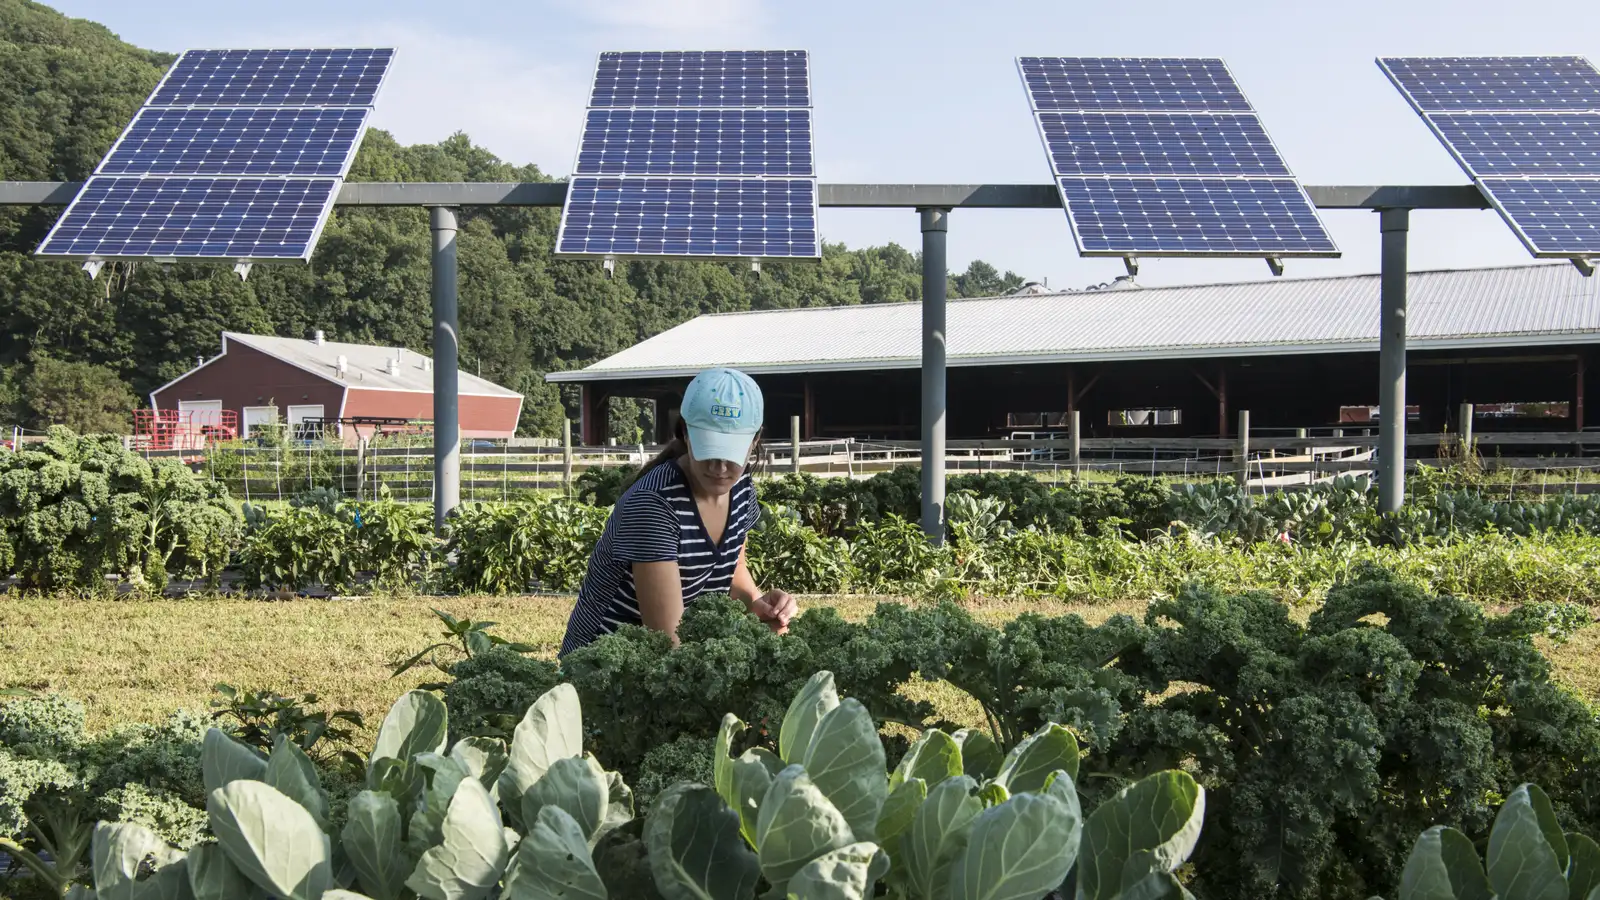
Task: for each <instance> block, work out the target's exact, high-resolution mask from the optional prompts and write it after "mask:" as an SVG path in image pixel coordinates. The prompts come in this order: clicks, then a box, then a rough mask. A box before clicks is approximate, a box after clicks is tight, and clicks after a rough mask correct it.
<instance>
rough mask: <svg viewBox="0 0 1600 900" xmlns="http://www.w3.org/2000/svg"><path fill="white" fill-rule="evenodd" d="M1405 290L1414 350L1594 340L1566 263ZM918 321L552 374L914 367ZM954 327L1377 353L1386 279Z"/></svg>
mask: <svg viewBox="0 0 1600 900" xmlns="http://www.w3.org/2000/svg"><path fill="white" fill-rule="evenodd" d="M1409 295H1410V301H1409V302H1410V312H1409V319H1410V335H1409V336H1410V340H1411V342H1412V344H1413V346H1414V347H1416V348H1418V349H1425V348H1426V347H1427V346H1428V344H1429V343H1430V342H1445V341H1467V342H1477V341H1480V340H1481V341H1482V342H1484V343H1485V344H1486V345H1487V344H1490V343H1513V344H1515V343H1521V344H1537V343H1539V340H1538V339H1539V338H1540V337H1541V336H1557V335H1591V336H1594V337H1595V338H1596V339H1600V278H1584V277H1583V276H1582V275H1580V274H1579V273H1578V271H1577V270H1576V269H1574V268H1573V267H1572V266H1570V265H1567V264H1556V265H1551V264H1542V265H1528V266H1515V267H1509V268H1496V269H1474V270H1461V271H1456V270H1451V271H1436V272H1414V273H1412V275H1411V279H1410V285H1409ZM920 316H921V310H920V306H919V305H918V304H915V303H901V304H884V305H868V306H847V307H831V308H819V309H798V310H773V311H763V312H752V313H732V314H721V315H709V316H701V317H699V318H696V319H693V320H691V321H689V322H686V323H684V324H682V325H679V326H678V327H676V328H673V329H671V330H669V331H666V332H664V333H662V334H660V335H657V336H655V337H653V338H651V339H649V340H647V341H644V342H642V343H640V344H637V345H635V346H633V347H630V348H628V349H627V350H624V351H622V352H621V353H618V354H615V355H614V356H611V357H608V358H606V359H604V360H601V361H600V362H598V363H595V364H594V365H592V366H589V367H588V368H586V369H583V370H580V371H578V372H568V373H561V374H560V375H558V376H556V380H567V379H568V378H571V379H573V380H600V379H607V378H611V377H621V376H626V375H628V374H629V373H631V372H649V373H651V374H652V375H655V374H661V373H667V372H672V373H693V372H695V371H698V370H699V369H702V368H706V367H709V366H717V365H731V366H746V367H752V368H755V367H767V368H766V369H765V370H766V371H784V370H790V371H805V370H808V369H821V368H828V367H830V366H831V367H849V366H852V365H857V366H859V367H861V368H868V367H870V364H873V363H900V364H909V365H915V364H916V363H917V361H918V358H919V352H920V350H919V348H920V341H921V337H920V335H921V332H920V327H919V326H920ZM947 333H948V340H949V345H948V346H949V351H948V358H949V360H950V363H951V364H953V365H955V364H961V363H963V362H964V363H966V364H979V363H982V362H983V361H984V360H985V359H988V358H995V359H1004V360H1006V361H1008V362H1011V361H1019V362H1020V361H1037V362H1047V361H1061V360H1070V359H1083V358H1102V359H1106V358H1109V359H1138V358H1141V357H1142V356H1145V355H1158V356H1159V355H1184V354H1186V355H1192V356H1202V355H1208V354H1209V353H1213V352H1220V351H1227V350H1231V349H1249V350H1253V351H1255V352H1261V351H1262V350H1270V348H1273V347H1282V348H1286V349H1325V350H1330V351H1331V350H1340V349H1345V350H1370V349H1376V347H1377V341H1378V276H1376V275H1359V276H1347V277H1340V278H1307V279H1283V280H1272V281H1260V282H1248V283H1243V284H1225V285H1200V286H1194V287H1171V288H1141V289H1137V290H1134V289H1122V290H1106V291H1094V292H1081V293H1057V294H1028V295H1021V296H1009V297H994V298H986V299H972V300H953V301H951V302H950V305H949V326H948V332H947Z"/></svg>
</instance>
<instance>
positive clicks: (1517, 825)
mask: <svg viewBox="0 0 1600 900" xmlns="http://www.w3.org/2000/svg"><path fill="white" fill-rule="evenodd" d="M1564 843H1565V840H1564V839H1563V844H1564ZM1559 859H1560V857H1559V856H1558V854H1557V852H1556V849H1555V848H1554V847H1552V846H1550V841H1549V840H1548V838H1547V833H1546V832H1545V830H1544V827H1543V823H1542V822H1541V821H1540V814H1539V811H1538V810H1537V809H1536V807H1535V801H1534V798H1533V796H1532V793H1531V792H1530V791H1529V790H1528V786H1527V785H1522V786H1520V787H1518V788H1517V789H1516V790H1514V791H1512V792H1511V796H1510V797H1507V798H1506V802H1505V805H1504V806H1502V807H1500V813H1499V814H1498V815H1497V816H1495V820H1494V829H1493V830H1491V831H1490V832H1489V853H1488V857H1487V862H1488V865H1487V866H1486V867H1485V868H1486V869H1487V871H1488V873H1489V884H1490V886H1492V887H1493V888H1494V892H1495V893H1496V894H1497V895H1499V896H1500V897H1503V898H1507V900H1567V879H1566V875H1565V873H1564V871H1563V870H1562V868H1561V865H1560V863H1559Z"/></svg>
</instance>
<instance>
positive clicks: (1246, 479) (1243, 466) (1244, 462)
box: [1239, 409, 1250, 494]
mask: <svg viewBox="0 0 1600 900" xmlns="http://www.w3.org/2000/svg"><path fill="white" fill-rule="evenodd" d="M1239 487H1241V488H1243V489H1244V492H1245V493H1246V494H1249V493H1250V410H1248V409H1241V410H1239Z"/></svg>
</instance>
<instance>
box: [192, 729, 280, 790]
mask: <svg viewBox="0 0 1600 900" xmlns="http://www.w3.org/2000/svg"><path fill="white" fill-rule="evenodd" d="M200 768H201V770H202V772H201V774H202V776H203V778H204V781H205V786H206V793H207V794H210V793H211V792H212V791H214V790H216V789H217V788H219V787H222V786H223V785H225V784H227V783H228V782H230V781H237V780H239V779H240V778H248V779H250V780H252V781H260V780H261V779H262V778H263V777H265V776H266V774H267V760H266V758H265V757H263V756H262V755H261V754H260V753H259V752H257V751H256V748H254V747H252V746H250V745H249V744H244V743H240V742H239V741H236V740H234V739H233V738H231V737H228V736H227V735H226V734H224V733H223V732H222V730H221V729H219V728H212V729H210V730H208V731H207V732H206V739H205V744H204V746H203V748H202V749H201V751H200Z"/></svg>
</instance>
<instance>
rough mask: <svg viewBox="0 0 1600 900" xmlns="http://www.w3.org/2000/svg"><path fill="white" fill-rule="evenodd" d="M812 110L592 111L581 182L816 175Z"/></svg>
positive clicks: (580, 157)
mask: <svg viewBox="0 0 1600 900" xmlns="http://www.w3.org/2000/svg"><path fill="white" fill-rule="evenodd" d="M814 173H815V169H814V167H813V166H812V162H811V111H810V110H806V109H770V110H756V109H750V110H739V109H592V110H590V111H589V116H588V119H587V121H586V122H585V125H584V129H583V143H582V144H581V145H580V147H579V149H578V169H577V174H579V175H788V176H793V175H801V176H804V175H812V174H814Z"/></svg>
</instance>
